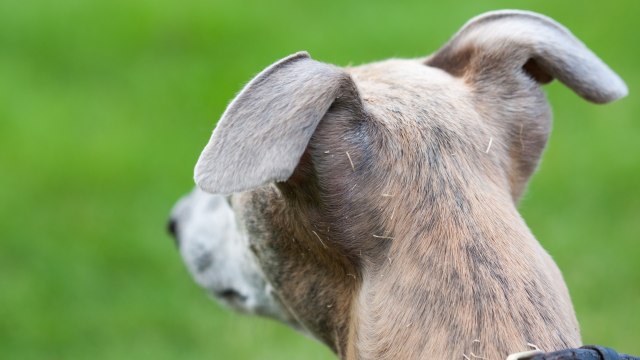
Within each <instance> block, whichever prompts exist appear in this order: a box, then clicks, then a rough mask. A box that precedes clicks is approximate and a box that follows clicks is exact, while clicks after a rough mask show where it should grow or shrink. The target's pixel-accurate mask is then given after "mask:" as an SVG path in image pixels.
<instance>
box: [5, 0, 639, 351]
mask: <svg viewBox="0 0 640 360" xmlns="http://www.w3.org/2000/svg"><path fill="white" fill-rule="evenodd" d="M499 8H522V9H530V10H535V11H539V12H542V13H545V14H547V15H549V16H551V17H553V18H555V19H557V20H558V21H560V22H561V23H563V24H565V25H566V26H567V27H569V28H570V29H571V30H572V31H573V32H574V33H575V34H576V35H577V36H578V37H579V38H581V39H582V40H583V41H584V42H585V43H587V44H588V45H589V46H590V47H591V48H592V49H593V50H594V51H595V52H596V53H597V54H598V55H600V56H601V57H602V58H603V59H604V60H605V62H607V63H608V64H609V65H610V66H611V67H612V68H613V69H614V70H616V71H617V72H618V73H619V74H620V75H621V76H622V77H623V78H624V79H625V80H626V81H627V84H628V85H629V88H630V92H631V95H630V97H628V98H627V99H624V100H622V101H619V102H617V103H615V104H612V105H607V106H596V105H592V104H588V103H586V102H584V101H583V100H581V99H580V98H578V97H577V96H576V95H574V94H573V93H572V92H570V91H569V90H568V89H566V88H564V87H563V86H562V85H560V84H558V83H557V82H554V83H553V84H551V85H550V86H547V87H546V89H547V92H548V94H549V99H550V101H551V103H552V106H553V108H554V111H555V120H556V121H555V128H554V133H553V135H552V138H551V142H550V145H549V147H548V150H547V152H546V154H545V158H544V161H543V164H542V166H541V169H540V171H539V173H538V174H537V175H536V176H535V177H534V180H533V183H532V184H531V186H530V188H529V192H528V194H527V195H526V197H525V199H524V201H523V203H522V204H521V209H522V212H523V215H524V217H525V219H526V220H527V222H528V223H529V225H530V227H531V228H532V230H533V232H534V234H536V236H537V237H538V239H539V240H540V241H541V242H542V243H543V245H544V246H545V247H546V248H547V249H548V250H549V252H550V253H551V254H552V255H553V256H554V258H555V259H556V261H557V262H558V263H559V265H560V267H561V269H562V270H563V272H564V274H565V277H566V280H567V283H568V285H569V288H570V290H571V293H572V296H573V300H574V303H575V307H576V310H577V313H578V318H579V320H580V322H581V325H582V330H583V337H584V341H585V342H586V343H598V344H603V345H608V346H612V347H615V348H617V349H619V350H621V351H626V352H629V353H635V354H640V246H638V245H639V244H638V240H639V236H640V189H639V187H638V186H639V185H640V157H639V156H640V119H638V117H639V116H638V115H640V108H639V106H638V101H637V100H636V91H637V88H638V87H637V85H638V84H640V79H639V77H640V72H639V71H638V64H637V59H638V56H639V55H640V48H639V42H638V39H637V36H638V35H637V34H638V33H639V30H640V29H639V23H638V16H640V2H638V1H635V0H629V1H607V2H580V3H576V2H560V1H557V0H547V1H483V2H478V1H467V2H459V1H446V2H427V1H417V0H416V1H408V2H376V1H348V2H347V1H333V0H331V1H328V0H327V1H317V2H311V1H309V2H301V1H293V0H276V1H246V0H236V1H225V2H222V1H218V0H213V1H211V0H209V1H201V0H198V1H169V0H153V1H152V0H126V1H125V0H112V1H83V0H59V1H47V0H31V1H20V0H3V1H1V2H0V201H1V203H0V204H1V205H0V358H3V359H86V358H92V359H155V360H161V359H332V358H333V356H332V355H331V354H330V353H329V352H328V351H327V350H326V349H324V347H323V346H321V345H319V344H317V343H316V342H314V341H312V340H309V339H306V338H304V337H303V336H300V335H298V334H296V333H294V332H293V331H291V330H289V329H287V328H285V327H284V326H282V325H279V324H276V323H275V322H272V321H268V320H263V319H256V318H247V317H244V316H240V315H236V314H232V313H229V312H227V311H225V310H223V309H220V307H219V306H218V305H216V304H214V303H213V302H210V301H209V300H208V299H207V298H206V296H205V295H204V293H203V292H202V291H201V290H200V289H199V288H197V286H196V285H195V284H193V283H192V281H191V280H190V278H189V276H188V275H187V273H186V271H185V269H184V267H183V265H182V263H181V261H180V259H179V257H178V254H177V252H176V250H175V248H174V246H173V244H172V242H171V240H170V239H169V237H168V236H167V235H166V234H165V231H164V228H165V220H166V218H167V215H168V212H169V209H170V208H171V206H172V204H173V202H174V201H175V200H176V199H177V198H178V197H179V196H180V195H181V194H183V193H185V192H186V191H188V190H190V188H191V186H192V180H191V177H192V169H193V166H194V163H195V160H196V158H197V156H198V154H199V152H200V150H201V148H202V147H203V146H204V144H205V143H206V141H207V139H208V137H209V135H210V132H211V129H212V128H213V125H214V122H215V121H216V119H217V118H218V116H219V115H220V114H221V113H222V111H223V110H224V108H225V105H226V104H227V102H228V101H230V100H231V99H232V97H233V96H234V94H235V93H236V92H237V91H238V90H239V89H240V88H241V86H242V84H243V83H245V82H246V81H248V80H249V79H250V78H251V76H253V75H254V74H256V73H257V72H258V71H260V70H261V69H262V68H263V67H265V66H266V65H268V64H270V63H271V62H273V61H275V60H276V59H278V58H281V57H284V56H285V55H287V54H290V53H293V52H295V51H298V50H308V51H309V52H310V53H311V55H312V56H313V57H314V58H316V59H318V60H321V61H326V62H331V63H335V64H340V65H347V64H349V63H353V64H359V63H364V62H369V61H372V60H378V59H383V58H388V57H393V56H396V57H416V56H422V55H426V54H428V53H431V52H433V51H435V50H436V49H437V48H438V47H439V46H440V45H442V44H443V43H444V42H445V41H446V40H447V39H448V38H449V37H450V36H451V35H452V34H453V33H454V32H455V31H456V30H457V29H458V28H459V27H460V26H461V25H462V24H463V23H464V22H465V21H466V20H468V19H469V18H471V17H472V16H474V15H477V14H479V13H481V12H483V11H487V10H492V9H499Z"/></svg>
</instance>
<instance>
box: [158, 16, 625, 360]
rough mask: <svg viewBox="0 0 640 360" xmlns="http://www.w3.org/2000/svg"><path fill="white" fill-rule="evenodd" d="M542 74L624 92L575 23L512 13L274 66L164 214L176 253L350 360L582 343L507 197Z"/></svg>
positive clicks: (542, 106)
mask: <svg viewBox="0 0 640 360" xmlns="http://www.w3.org/2000/svg"><path fill="white" fill-rule="evenodd" d="M553 79H558V80H559V81H560V82H562V83H563V84H565V85H566V86H567V87H569V88H570V89H572V90H573V91H574V92H576V93H577V94H578V95H580V96H581V97H583V98H584V99H586V100H588V101H590V102H594V103H607V102H611V101H613V100H616V99H619V98H621V97H624V96H625V95H626V94H627V88H626V85H625V84H624V82H623V81H622V80H621V79H620V78H619V77H618V76H617V75H616V74H615V73H614V72H613V71H612V70H610V69H609V67H607V65H605V64H604V63H603V62H602V61H601V60H600V59H599V58H598V57H597V56H596V55H594V54H593V53H592V52H591V51H590V50H589V49H588V48H587V47H586V46H585V45H584V44H583V43H582V42H580V40H578V39H577V38H576V37H574V35H572V33H571V32H570V31H569V30H567V29H566V28H565V27H563V26H562V25H560V24H558V23H557V22H555V21H554V20H552V19H550V18H548V17H546V16H543V15H540V14H536V13H533V12H527V11H517V10H504V11H495V12H489V13H486V14H482V15H480V16H477V17H475V18H473V19H471V20H470V21H469V22H468V23H467V24H465V25H464V26H463V27H462V28H461V30H459V31H458V33H456V34H455V35H454V36H453V37H452V38H451V39H450V41H449V42H448V43H447V44H445V45H444V46H443V47H442V48H441V49H440V50H438V51H437V52H436V53H434V54H433V55H430V56H427V57H425V58H420V59H391V60H387V61H381V62H376V63H371V64H367V65H362V66H355V67H347V68H339V67H336V66H333V65H329V64H325V63H322V62H318V61H316V60H313V59H311V57H310V56H309V55H308V54H307V53H305V52H300V53H296V54H293V55H291V56H289V57H286V58H284V59H282V60H280V61H278V62H276V63H274V64H273V65H271V66H269V67H268V68H266V69H265V70H264V71H262V72H261V73H260V74H258V75H257V76H256V77H255V78H254V79H253V80H251V82H250V83H249V84H248V85H246V87H245V88H244V89H243V90H242V91H241V92H240V93H239V94H238V95H237V97H236V98H235V99H234V100H233V101H232V102H231V103H230V105H229V106H228V108H227V109H226V111H225V112H224V114H223V115H222V118H221V119H220V121H219V122H218V125H217V127H216V128H215V130H214V131H213V135H212V137H211V139H210V141H209V143H208V144H207V145H206V147H205V148H204V150H203V152H202V154H201V155H200V158H199V159H198V162H197V165H196V168H195V181H196V184H197V186H198V188H197V189H196V190H194V191H193V192H192V193H191V194H189V195H188V196H186V197H184V198H183V199H181V200H180V201H179V202H178V204H177V205H176V206H175V208H174V210H173V211H172V215H171V220H170V228H171V230H172V232H173V233H174V234H175V237H176V239H177V240H176V241H177V242H178V244H179V249H180V252H181V255H182V257H183V259H184V262H185V263H186V266H187V267H188V269H189V271H190V273H191V274H192V275H193V277H194V278H195V280H196V282H197V283H198V284H199V285H201V286H202V287H204V288H205V289H207V290H208V291H209V292H210V293H211V294H212V295H213V296H214V297H215V298H217V299H218V300H220V301H221V302H222V303H224V304H226V305H228V306H230V307H231V308H233V309H236V310H238V311H241V312H245V313H250V314H258V315H264V316H268V317H271V318H274V319H278V320H280V321H283V322H285V323H287V324H289V325H290V326H292V327H294V328H296V329H298V330H300V331H302V332H304V333H307V334H309V335H311V336H312V337H314V338H316V339H318V340H319V341H321V342H323V343H324V344H326V345H327V346H328V347H330V348H331V349H332V350H333V351H334V352H335V353H336V354H337V355H338V356H339V357H340V358H342V359H463V358H470V357H472V356H473V357H478V358H487V359H499V358H505V357H506V356H507V355H508V354H511V353H514V352H521V351H526V350H530V349H531V347H532V346H533V345H535V346H538V347H539V348H541V349H543V350H545V351H553V350H558V349H563V348H568V347H576V346H579V345H580V344H581V339H580V331H579V327H578V322H577V320H576V317H575V313H574V310H573V307H572V304H571V300H570V297H569V293H568V291H567V288H566V285H565V283H564V281H563V278H562V275H561V273H560V271H559V269H558V267H557V266H556V264H555V263H554V261H553V260H552V259H551V257H550V256H549V255H548V254H547V252H545V250H544V249H543V248H542V247H541V246H540V244H539V243H538V241H537V240H536V239H535V238H534V236H533V235H532V234H531V232H530V230H529V229H528V228H527V226H526V224H525V223H524V221H523V219H522V218H521V216H520V214H519V213H518V211H517V203H518V200H519V199H520V197H521V196H522V193H523V192H524V190H525V188H526V185H527V181H528V179H529V178H530V176H531V175H532V173H533V172H534V171H535V169H536V167H537V165H538V162H539V159H540V156H541V154H542V152H543V150H544V148H545V144H546V142H547V139H548V137H549V132H550V128H551V111H550V108H549V104H548V102H547V100H546V97H545V95H544V93H543V92H542V90H541V85H542V84H546V83H548V82H550V81H551V80H553Z"/></svg>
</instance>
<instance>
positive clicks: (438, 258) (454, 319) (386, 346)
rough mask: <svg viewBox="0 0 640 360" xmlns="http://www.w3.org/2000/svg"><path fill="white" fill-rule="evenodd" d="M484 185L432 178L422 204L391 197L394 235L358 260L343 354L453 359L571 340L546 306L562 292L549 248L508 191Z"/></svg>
mask: <svg viewBox="0 0 640 360" xmlns="http://www.w3.org/2000/svg"><path fill="white" fill-rule="evenodd" d="M460 180H463V179H462V178H461V179H460ZM451 184H454V185H451ZM484 185H485V186H483V187H477V183H476V184H474V186H475V187H474V188H472V189H471V188H465V186H464V184H463V181H461V182H458V183H457V185H456V181H454V182H450V183H447V184H446V185H443V184H442V183H441V184H433V186H434V187H432V188H431V189H432V191H433V192H434V193H437V194H431V195H433V197H432V199H431V201H429V206H424V205H425V203H421V202H419V201H418V202H417V203H418V204H422V206H420V205H418V206H416V205H415V204H416V201H415V199H404V198H403V196H401V195H400V196H398V195H394V201H391V203H390V204H392V206H390V207H389V209H390V210H389V214H387V215H388V216H389V219H390V220H389V221H388V223H387V224H386V225H387V229H388V233H389V234H393V235H392V236H393V239H389V247H388V251H387V252H386V253H385V254H384V255H382V256H383V258H380V259H372V261H370V262H365V263H364V264H363V266H364V271H363V280H362V281H363V285H362V287H361V291H360V294H359V298H358V300H357V301H356V303H355V305H354V306H355V307H356V310H355V313H354V314H353V316H354V322H353V326H352V334H351V336H350V338H351V339H353V342H352V344H351V348H350V349H348V350H347V351H346V354H347V356H345V358H357V359H398V358H433V359H453V358H462V357H463V355H467V356H471V355H470V354H471V353H473V354H474V355H477V356H482V354H483V353H485V354H489V353H493V354H495V353H511V352H517V351H524V350H529V348H528V346H527V343H532V344H543V345H540V346H563V345H567V344H569V343H570V340H568V339H563V338H562V334H563V333H568V332H567V331H564V330H565V329H563V327H564V326H567V324H564V323H562V321H561V319H559V318H558V316H557V314H556V312H555V311H553V310H551V309H547V308H545V306H548V305H550V304H552V303H553V301H552V300H551V299H554V298H562V296H561V295H559V294H556V292H557V291H562V289H560V290H558V289H556V288H554V286H555V284H551V279H550V276H549V275H548V271H552V270H550V269H549V268H548V265H549V264H548V263H549V259H547V258H546V256H547V255H546V253H545V252H544V251H543V250H542V249H541V248H540V246H539V244H538V243H537V241H536V240H535V239H534V238H533V236H532V235H531V233H530V231H529V229H528V228H527V226H526V225H525V224H524V222H523V220H522V219H521V217H520V215H519V213H518V212H517V210H516V208H515V204H514V202H513V200H512V198H511V194H510V193H509V192H508V191H504V190H502V189H505V188H507V187H504V186H502V187H501V186H498V185H497V184H493V183H492V182H490V181H488V182H485V183H484ZM437 186H441V188H437ZM384 235H385V234H381V235H380V236H384ZM565 305H566V304H565ZM560 307H563V305H560V306H558V308H560ZM538 330H540V331H538ZM497 334H500V336H496V335H497ZM549 334H553V336H556V338H553V337H550V335H549ZM509 336H510V337H511V338H508V337H509ZM497 339H499V340H497ZM452 344H455V345H452ZM438 349H442V351H445V350H446V351H449V352H448V353H438ZM451 351H453V352H451Z"/></svg>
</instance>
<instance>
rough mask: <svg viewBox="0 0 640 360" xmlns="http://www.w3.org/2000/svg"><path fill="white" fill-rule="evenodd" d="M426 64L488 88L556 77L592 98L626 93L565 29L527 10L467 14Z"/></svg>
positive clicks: (599, 100)
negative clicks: (466, 18)
mask: <svg viewBox="0 0 640 360" xmlns="http://www.w3.org/2000/svg"><path fill="white" fill-rule="evenodd" d="M426 63H427V64H428V65H430V66H435V67H439V68H441V69H443V70H445V71H447V72H449V73H451V74H453V75H455V76H463V77H465V80H468V81H470V82H472V83H474V84H479V86H482V85H483V83H487V84H486V85H487V88H489V87H493V88H495V87H496V86H503V88H507V89H508V88H509V84H510V83H511V84H512V83H513V81H514V80H516V81H527V80H529V82H531V81H530V79H531V78H533V79H535V80H537V81H538V82H539V83H547V82H549V81H551V80H552V79H553V78H557V79H558V80H560V81H561V82H562V83H563V84H565V85H567V86H568V87H569V88H571V89H572V90H573V91H575V92H576V93H577V94H579V95H580V96H582V97H583V98H585V99H586V100H589V101H592V102H594V103H607V102H610V101H613V100H616V99H619V98H621V97H624V96H625V95H626V94H627V87H626V85H625V83H624V82H623V81H622V80H621V79H620V78H619V77H618V76H617V75H616V74H615V73H614V72H613V71H612V70H611V69H609V67H608V66H607V65H605V64H604V63H603V62H602V61H601V60H600V59H599V58H598V57H597V56H596V55H594V54H593V53H592V52H591V51H590V50H589V49H588V48H587V47H586V46H585V45H584V44H583V43H582V42H581V41H580V40H578V39H577V38H576V37H575V36H573V34H572V33H571V32H570V31H569V30H567V29H566V28H565V27H564V26H562V25H560V24H558V23H557V22H555V21H554V20H553V19H550V18H548V17H546V16H543V15H540V14H536V13H533V12H528V11H518V10H504V11H495V12H489V13H486V14H483V15H480V16H478V17H475V18H473V19H471V20H470V21H469V22H468V23H467V24H466V25H465V26H463V28H462V29H461V30H460V31H458V33H457V34H455V35H454V36H453V38H452V39H451V40H450V41H449V42H448V43H447V44H446V45H445V46H444V47H443V48H442V49H440V50H439V51H438V52H437V53H436V54H434V55H433V56H431V57H429V58H428V59H427V60H426ZM527 77H528V79H527ZM496 82H497V83H496ZM481 90H482V89H481ZM507 91H508V90H507Z"/></svg>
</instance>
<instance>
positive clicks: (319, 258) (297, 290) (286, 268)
mask: <svg viewBox="0 0 640 360" xmlns="http://www.w3.org/2000/svg"><path fill="white" fill-rule="evenodd" d="M234 206H236V211H238V212H239V213H241V214H242V215H241V216H240V218H241V219H242V220H241V221H242V225H243V227H244V230H245V231H246V233H247V236H248V239H249V248H250V249H251V251H252V252H253V253H254V255H255V257H256V258H257V260H258V263H259V266H260V268H261V270H262V272H263V273H264V275H265V277H266V279H267V280H268V282H269V283H270V284H271V286H272V287H273V290H274V293H275V294H276V295H277V297H278V298H279V299H280V300H281V302H282V303H283V304H284V306H285V307H286V308H287V309H288V310H289V311H290V312H291V313H292V314H293V316H294V317H295V318H296V320H297V321H298V322H299V323H300V324H301V325H302V327H303V328H304V330H306V332H308V333H310V334H311V335H312V336H314V337H315V338H317V339H318V340H320V341H322V342H324V343H325V344H327V345H328V346H329V347H331V348H333V349H334V350H335V348H336V344H335V341H334V339H335V333H336V331H338V329H340V328H342V327H344V326H345V325H344V324H346V322H347V319H348V311H347V309H348V307H349V305H348V304H349V303H350V298H351V295H350V294H351V291H350V287H349V286H346V285H348V284H346V282H345V281H344V280H345V279H348V280H352V278H351V277H348V276H346V275H345V272H344V271H343V270H342V269H340V268H339V265H337V264H335V263H333V262H331V261H327V259H328V258H329V257H328V256H325V255H326V254H325V255H323V254H321V253H318V249H314V248H313V247H310V246H309V240H308V239H303V238H296V237H295V236H294V233H295V229H296V227H297V225H296V224H292V221H293V220H292V219H289V218H287V217H286V215H285V214H286V213H290V212H288V211H286V210H287V209H285V208H284V206H285V205H284V200H282V199H281V198H280V197H279V193H278V191H277V190H275V189H273V188H270V187H266V188H261V189H258V190H256V191H253V192H251V193H247V194H243V196H242V200H241V201H238V202H236V203H234ZM298 225H299V224H298ZM298 230H299V229H298ZM325 250H326V249H325ZM336 274H341V275H340V276H337V275H336ZM341 280H342V281H341ZM349 284H350V285H353V284H352V283H349Z"/></svg>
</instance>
